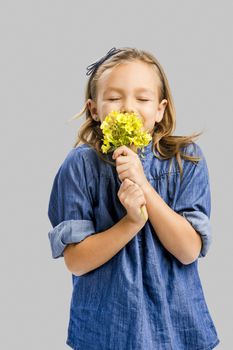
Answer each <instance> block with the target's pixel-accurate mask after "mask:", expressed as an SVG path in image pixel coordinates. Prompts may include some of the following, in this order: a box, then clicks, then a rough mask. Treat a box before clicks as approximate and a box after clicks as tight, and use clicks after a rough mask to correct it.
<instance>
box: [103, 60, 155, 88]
mask: <svg viewBox="0 0 233 350" xmlns="http://www.w3.org/2000/svg"><path fill="white" fill-rule="evenodd" d="M158 85H159V78H158V75H157V73H156V70H155V69H154V67H152V66H151V65H149V64H147V63H145V62H141V61H132V62H127V63H120V64H118V65H117V66H115V67H112V68H108V69H106V70H105V71H104V72H103V73H102V74H101V76H100V78H99V80H98V83H97V86H98V91H99V92H102V93H104V92H106V91H110V90H114V89H115V90H118V91H120V90H121V91H124V90H127V89H134V90H137V91H139V92H140V91H142V92H149V93H151V92H152V93H155V92H156V91H157V88H158Z"/></svg>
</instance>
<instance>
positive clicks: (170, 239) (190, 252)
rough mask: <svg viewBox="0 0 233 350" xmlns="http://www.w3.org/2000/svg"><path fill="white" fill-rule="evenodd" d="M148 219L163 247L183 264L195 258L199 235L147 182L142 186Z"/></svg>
mask: <svg viewBox="0 0 233 350" xmlns="http://www.w3.org/2000/svg"><path fill="white" fill-rule="evenodd" d="M143 192H144V195H145V199H146V208H147V212H148V216H149V220H150V222H151V224H152V226H153V228H154V231H155V233H156V234H157V236H158V238H159V240H160V241H161V243H162V244H163V245H164V247H165V248H166V249H167V250H168V251H169V252H170V253H171V254H173V255H174V256H175V257H176V258H177V259H178V260H180V261H181V262H182V263H183V264H189V263H191V262H193V261H194V260H196V258H197V257H198V255H199V253H200V250H201V244H202V241H201V237H200V235H199V234H198V233H197V232H196V231H195V230H194V228H193V227H192V225H191V224H190V223H189V222H188V221H187V220H186V219H185V218H184V217H183V216H181V215H180V214H178V213H176V212H175V211H174V210H173V209H171V208H170V207H169V206H168V205H167V203H166V202H165V201H164V200H163V199H162V198H161V197H160V195H159V194H158V193H157V192H156V191H155V189H154V188H153V187H152V186H151V184H150V183H149V182H148V183H146V184H145V186H143Z"/></svg>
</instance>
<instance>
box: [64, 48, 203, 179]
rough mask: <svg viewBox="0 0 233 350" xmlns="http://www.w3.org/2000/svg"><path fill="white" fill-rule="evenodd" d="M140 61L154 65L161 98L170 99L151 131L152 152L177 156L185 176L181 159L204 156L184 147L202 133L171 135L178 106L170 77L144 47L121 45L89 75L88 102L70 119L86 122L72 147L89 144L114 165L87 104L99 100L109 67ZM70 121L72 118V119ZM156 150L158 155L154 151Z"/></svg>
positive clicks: (163, 157) (196, 159)
mask: <svg viewBox="0 0 233 350" xmlns="http://www.w3.org/2000/svg"><path fill="white" fill-rule="evenodd" d="M135 60H140V61H142V62H145V63H147V64H149V65H152V66H153V67H154V68H155V70H156V73H157V75H158V77H159V81H160V84H159V101H162V99H166V100H167V105H166V108H165V111H164V115H163V118H162V120H161V121H160V122H159V123H157V122H156V123H155V126H154V132H153V134H152V144H153V153H154V155H155V157H158V158H159V159H171V161H172V157H173V156H175V158H176V160H177V162H178V165H179V170H180V175H181V177H182V175H183V169H182V162H181V158H183V159H186V160H190V161H192V162H198V161H199V160H200V159H201V157H198V156H195V155H194V156H191V155H188V154H185V153H182V151H181V148H182V147H185V146H187V145H189V144H191V143H193V142H194V140H195V139H196V138H197V137H198V136H199V135H201V134H202V132H200V133H193V134H191V135H189V136H175V135H172V133H173V132H174V130H175V128H176V112H175V106H174V102H173V98H172V94H171V90H170V87H169V83H168V80H167V78H166V75H165V72H164V70H163V68H162V66H161V65H160V63H159V62H158V60H157V59H156V58H155V57H154V56H153V55H152V54H151V53H149V52H147V51H145V50H139V49H136V48H130V47H125V48H121V49H120V51H119V52H117V53H115V54H114V55H113V56H111V57H110V58H108V59H107V60H106V61H104V62H103V63H102V64H101V65H100V66H99V67H98V69H97V70H96V71H95V72H94V73H93V74H92V75H91V76H90V78H89V79H88V82H87V85H86V92H85V100H86V102H85V105H84V107H83V109H82V110H81V111H80V112H79V113H78V114H76V115H74V116H73V117H72V118H71V119H70V120H74V119H77V118H79V117H80V116H81V115H82V114H84V112H85V114H86V120H85V122H84V123H83V124H82V125H81V126H80V128H79V131H78V135H77V139H76V141H75V144H74V145H73V147H74V148H75V147H77V146H78V145H79V144H88V145H89V146H90V147H92V148H94V149H95V150H96V152H97V154H98V156H99V157H100V158H101V159H102V160H104V161H106V162H107V163H109V164H111V165H113V166H115V163H114V162H111V161H110V160H109V159H107V158H108V157H107V158H105V157H104V154H103V153H102V152H101V145H102V140H103V133H102V130H101V129H100V124H101V122H100V121H96V120H94V119H93V118H92V116H91V113H90V110H89V108H88V107H87V101H88V99H92V100H94V101H96V97H97V82H98V79H99V78H100V76H101V74H102V73H103V72H104V71H105V70H106V69H109V68H112V67H115V66H116V65H119V64H122V63H127V62H130V61H135ZM70 120H69V121H70ZM155 149H156V151H157V152H158V153H159V154H156V153H155Z"/></svg>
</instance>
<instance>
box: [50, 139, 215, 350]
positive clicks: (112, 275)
mask: <svg viewBox="0 0 233 350" xmlns="http://www.w3.org/2000/svg"><path fill="white" fill-rule="evenodd" d="M184 150H185V152H186V153H187V154H191V155H193V154H195V155H198V156H201V157H202V159H201V160H200V161H199V162H198V163H193V162H191V161H187V160H184V159H182V166H183V178H182V181H181V180H180V171H179V167H178V163H177V161H176V159H175V157H173V158H172V162H171V159H170V160H160V159H158V158H157V157H156V156H155V155H154V153H153V151H152V141H151V142H150V143H149V145H148V146H146V147H145V148H144V153H143V154H144V157H145V158H143V157H142V156H141V155H142V153H141V151H138V155H139V157H140V160H141V162H142V165H143V169H144V173H145V175H146V177H147V180H148V181H149V182H150V184H151V185H152V186H153V188H154V189H155V190H156V191H157V193H158V194H159V195H160V196H161V197H162V198H163V200H164V201H165V202H166V203H167V204H168V205H169V206H170V207H171V208H172V209H173V210H174V211H175V212H177V213H179V214H180V215H182V216H184V217H185V218H186V219H187V220H188V221H189V222H190V224H191V225H192V226H193V227H194V229H195V230H196V231H197V232H198V233H199V234H200V237H201V239H202V248H201V252H200V255H199V257H198V258H203V257H205V256H206V254H207V252H208V250H209V248H210V244H211V241H212V233H211V225H210V210H211V195H210V183H209V173H208V168H207V163H206V160H205V157H204V154H203V152H202V150H201V148H200V146H198V145H197V144H196V143H193V144H190V145H188V146H186V148H185V149H184ZM108 156H109V160H111V161H113V160H112V158H111V156H112V153H110V154H108ZM170 165H171V168H170ZM169 170H170V175H169V176H168V173H169ZM120 185H121V181H120V179H119V177H118V174H117V171H116V167H114V166H112V165H110V164H108V163H106V162H104V161H103V160H101V159H100V158H99V157H98V155H97V153H96V151H95V149H93V148H92V147H90V146H89V145H86V144H82V145H79V146H78V147H76V148H73V149H72V150H71V151H70V152H69V153H68V154H67V156H66V158H65V160H64V161H63V163H62V164H61V166H60V168H59V169H58V171H57V174H56V176H55V178H54V182H53V186H52V191H51V195H50V200H49V207H48V216H49V219H50V222H51V224H52V227H53V228H52V229H51V230H50V231H49V233H48V237H49V240H50V246H51V251H52V257H53V258H54V259H56V258H59V257H63V251H64V248H65V247H66V245H67V244H70V243H78V242H80V241H82V240H84V239H85V238H86V237H88V236H90V235H94V234H98V233H100V232H103V231H105V230H107V229H109V228H110V227H112V226H113V225H115V224H116V223H117V222H118V221H119V220H120V219H121V218H122V217H123V216H125V215H126V213H127V211H126V209H125V208H124V206H123V205H122V204H121V202H120V200H119V198H118V196H117V192H118V190H119V187H120ZM155 215H156V213H155ZM103 249H104V247H103ZM72 282H73V292H72V297H71V302H70V319H69V325H68V331H67V333H68V334H67V340H66V344H67V345H69V346H70V347H71V348H72V349H75V350H209V349H213V348H214V347H216V346H217V344H219V342H220V340H219V338H218V335H217V332H216V328H215V326H214V323H213V320H212V318H211V315H210V312H209V309H208V306H207V304H206V301H205V296H204V292H203V289H202V285H201V281H200V277H199V273H198V259H196V260H195V261H194V262H192V263H190V264H188V265H185V264H182V263H181V262H180V261H179V260H178V259H176V257H175V256H174V255H172V254H171V253H170V252H169V251H168V250H167V249H166V248H165V247H164V246H163V244H162V243H161V242H160V240H159V239H158V237H157V235H156V232H155V231H154V228H153V226H152V225H151V223H150V220H147V222H146V224H145V226H144V227H143V228H142V229H141V230H140V231H139V232H138V233H137V234H136V235H135V236H134V238H132V239H131V240H130V241H129V242H128V243H127V244H126V245H125V246H124V247H123V248H122V249H121V250H120V251H119V252H118V253H117V254H116V255H114V256H113V257H112V258H111V259H110V260H108V261H107V262H105V263H104V264H102V265H101V266H100V267H98V268H96V269H94V270H92V271H90V272H88V273H85V274H83V275H81V276H76V275H74V274H72Z"/></svg>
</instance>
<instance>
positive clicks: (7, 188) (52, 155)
mask: <svg viewBox="0 0 233 350" xmlns="http://www.w3.org/2000/svg"><path fill="white" fill-rule="evenodd" d="M0 12H1V21H0V23H1V30H0V35H1V57H0V60H1V65H0V66H1V79H0V82H1V83H0V84H1V121H2V127H1V164H2V165H3V166H2V167H1V176H2V177H1V194H2V195H1V198H2V201H1V202H2V208H1V218H2V221H1V244H2V249H1V313H0V315H1V316H0V317H1V336H0V348H1V349H4V350H8V349H30V350H31V349H33V350H37V349H49V350H50V349H51V350H54V349H56V350H62V349H67V348H68V346H67V345H65V340H66V331H67V325H68V320H69V303H70V298H71V292H72V279H71V274H70V273H69V272H68V270H67V269H66V267H65V264H64V260H63V259H57V260H53V259H52V257H51V251H50V245H49V240H48V235H47V233H48V231H49V229H50V228H51V225H50V222H49V220H48V217H47V206H48V200H49V194H50V190H51V186H52V181H53V178H54V176H55V173H56V171H57V169H58V167H59V166H60V164H61V162H62V161H63V160H64V158H65V156H66V154H67V153H68V151H69V150H70V149H71V147H72V145H73V143H74V140H75V137H76V133H77V130H78V127H79V125H80V122H82V121H84V116H83V117H82V118H81V120H79V121H74V122H73V123H70V124H66V121H67V119H69V118H71V117H72V116H73V115H74V114H75V113H77V112H79V111H80V110H81V108H82V107H83V103H84V87H85V84H86V81H87V77H86V76H85V72H86V66H87V65H88V64H91V63H93V62H94V61H96V60H97V59H99V58H100V57H102V56H103V55H104V54H105V53H107V51H108V50H110V49H111V48H112V47H113V46H115V47H123V46H132V47H138V48H141V49H145V50H148V51H151V52H152V53H153V54H154V55H155V56H156V57H157V58H158V60H159V61H160V62H161V64H162V66H163V68H164V70H165V72H166V74H167V77H168V80H169V83H170V87H171V89H172V94H173V98H174V102H175V106H176V111H177V129H176V131H175V134H176V135H179V134H181V135H188V134H190V133H192V132H194V131H200V130H202V129H205V132H204V134H203V135H202V136H201V137H200V138H199V140H198V141H197V143H198V144H199V145H200V146H201V147H202V149H203V151H204V154H205V156H206V159H207V162H208V167H209V172H210V183H211V190H212V192H211V193H212V212H211V223H212V227H213V243H212V246H211V248H210V250H209V252H208V254H207V256H206V257H205V258H201V259H199V271H200V277H201V280H202V285H203V289H204V292H205V296H206V300H207V304H208V307H209V310H210V313H211V316H212V318H213V320H214V323H215V325H216V328H217V331H218V335H219V338H220V340H221V344H220V345H219V346H218V348H219V349H224V350H228V349H231V348H232V342H233V337H232V331H231V327H232V325H231V324H232V294H233V286H232V243H233V242H232V198H233V193H232V181H231V180H230V179H232V178H233V176H232V163H231V154H232V149H233V147H232V108H231V106H232V99H233V96H232V62H233V57H232V52H233V50H232V5H231V2H230V1H221V2H219V1H199V0H198V1H197V0H195V1H163V2H162V4H161V1H153V2H152V1H151V2H149V1H143V2H137V3H135V2H134V1H127V2H126V1H117V2H112V3H111V2H110V1H96V2H94V1H93V2H92V3H91V2H87V1H85V2H82V1H68V0H66V1H61V0H56V1H54V0H53V1H44V0H40V1H25V0H22V1H18V2H17V1H1V11H0Z"/></svg>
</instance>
